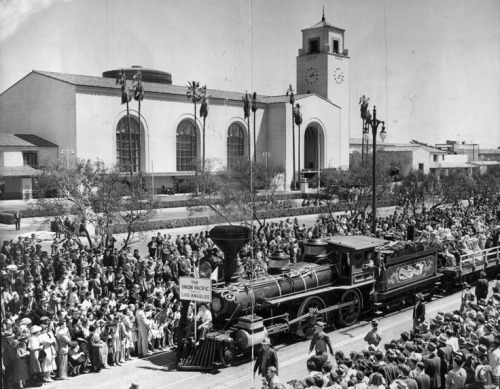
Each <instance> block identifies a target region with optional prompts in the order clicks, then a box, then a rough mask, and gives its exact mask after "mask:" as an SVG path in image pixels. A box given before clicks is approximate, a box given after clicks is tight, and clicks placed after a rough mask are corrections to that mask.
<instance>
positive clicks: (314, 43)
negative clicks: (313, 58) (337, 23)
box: [309, 38, 319, 54]
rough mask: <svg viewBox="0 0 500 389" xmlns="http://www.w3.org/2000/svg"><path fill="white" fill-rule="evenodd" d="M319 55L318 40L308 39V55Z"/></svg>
mask: <svg viewBox="0 0 500 389" xmlns="http://www.w3.org/2000/svg"><path fill="white" fill-rule="evenodd" d="M316 53H319V38H313V39H309V54H316Z"/></svg>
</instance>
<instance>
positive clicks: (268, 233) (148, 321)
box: [0, 203, 500, 389]
mask: <svg viewBox="0 0 500 389" xmlns="http://www.w3.org/2000/svg"><path fill="white" fill-rule="evenodd" d="M499 219H500V215H499V211H498V204H489V203H478V204H476V205H474V206H470V207H467V208H465V207H462V206H456V207H451V208H446V209H435V210H432V211H431V210H429V211H427V210H423V212H422V213H421V214H419V215H418V216H417V217H415V216H413V215H411V214H410V213H409V212H406V211H405V210H398V211H395V212H394V214H392V215H391V216H388V217H381V218H379V219H378V231H377V235H379V236H381V237H386V238H388V239H406V238H407V231H408V226H409V225H413V226H415V230H416V231H417V232H416V235H415V240H416V241H419V240H423V239H425V240H427V241H430V242H437V244H440V250H441V251H442V252H443V253H446V250H448V251H449V252H450V253H456V254H459V253H463V252H464V251H467V250H475V249H476V248H477V247H480V248H484V247H493V246H498V238H499V233H500V228H498V224H499V222H498V220H499ZM370 225H371V223H370V216H369V215H362V216H361V217H356V218H349V217H348V214H347V213H346V214H342V215H339V216H336V217H333V218H331V217H326V216H324V217H320V218H319V219H318V220H317V222H316V223H315V224H314V226H311V227H306V226H305V225H300V223H299V222H298V220H297V219H291V218H289V219H286V220H282V221H281V222H270V223H267V224H266V225H265V226H264V227H263V228H262V229H260V230H258V229H257V228H256V227H254V230H253V234H252V236H253V239H252V241H250V242H249V243H248V244H247V245H245V246H244V247H243V248H242V249H241V250H240V252H239V254H238V259H239V264H240V267H239V270H240V275H241V276H242V277H245V276H246V275H247V274H248V273H249V271H250V269H253V271H254V275H258V274H259V272H262V273H265V272H266V262H267V256H268V255H270V254H271V253H272V252H274V251H275V250H283V251H285V252H286V253H287V254H289V255H290V256H291V259H292V261H295V260H297V258H299V256H300V246H299V242H300V241H301V240H305V239H309V238H328V237H329V236H333V235H339V234H369V229H370ZM116 242H117V241H116V239H115V238H113V237H112V236H108V237H107V239H106V240H105V241H103V242H102V243H101V244H100V245H99V246H98V247H94V248H92V249H89V248H87V247H85V246H82V245H81V244H79V243H78V242H76V241H75V240H73V239H71V238H70V237H66V238H65V237H59V238H57V237H56V238H55V239H54V241H53V243H52V244H51V246H50V250H43V249H42V245H41V243H40V242H39V241H37V239H36V236H35V235H34V234H32V235H31V237H19V238H18V239H17V240H15V239H13V240H10V241H4V242H3V244H2V247H1V249H0V268H1V271H2V274H1V295H2V300H1V332H2V350H3V354H2V368H3V369H4V371H5V374H4V376H3V381H4V382H3V384H4V386H3V387H5V388H21V387H24V386H28V385H37V386H38V385H41V384H43V383H45V382H50V381H51V380H53V379H54V378H58V379H67V378H68V376H75V375H78V374H83V373H89V372H99V371H101V369H106V368H109V367H110V366H120V365H121V364H122V363H124V362H126V361H127V360H130V359H132V358H135V357H141V356H146V355H148V354H149V353H150V352H153V351H156V350H161V349H174V348H175V347H176V337H175V336H174V335H175V333H176V330H177V326H178V324H179V320H180V310H181V302H180V300H179V290H178V280H179V277H182V276H193V277H199V276H200V275H204V274H203V269H201V268H200V263H201V262H202V261H203V260H204V259H205V260H208V262H209V263H213V262H214V260H216V259H220V257H222V253H221V252H220V251H218V250H217V248H216V247H215V246H214V244H213V242H212V241H211V240H210V237H209V233H208V231H200V232H199V233H195V234H186V235H182V236H181V235H177V236H176V237H173V236H172V235H170V234H162V233H160V232H158V233H157V234H156V235H154V236H152V237H151V240H150V241H149V242H148V243H147V252H148V254H147V255H143V256H141V255H140V253H139V250H130V249H129V248H118V247H115V245H116ZM472 243H474V244H476V243H477V246H475V245H473V244H472ZM445 249H446V250H445ZM452 255H453V254H452ZM210 261H211V262H210ZM250 265H251V266H250ZM205 275H207V274H205ZM491 301H493V302H495V300H494V299H493V300H491ZM476 308H477V306H476ZM193 311H194V309H191V310H190V313H189V315H191V316H192V315H193ZM475 311H476V314H478V309H475ZM377 355H378V354H377ZM339 361H340V359H339ZM346 361H347V360H346ZM353 364H354V361H353ZM341 365H343V364H342V363H340V364H339V366H341ZM326 366H328V365H326ZM356 389H362V388H356ZM412 389H413V388H412ZM424 389H426V388H424ZM432 389H434V388H432ZM453 389H455V388H453Z"/></svg>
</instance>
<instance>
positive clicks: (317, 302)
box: [295, 297, 326, 339]
mask: <svg viewBox="0 0 500 389" xmlns="http://www.w3.org/2000/svg"><path fill="white" fill-rule="evenodd" d="M325 307H326V304H325V302H324V301H323V300H322V299H321V298H319V297H308V298H307V299H305V300H304V301H303V302H302V304H300V307H299V309H298V311H297V317H300V316H303V315H306V314H308V316H307V317H306V318H304V319H302V320H300V321H299V322H298V323H297V327H296V331H295V334H296V335H297V336H298V337H299V338H302V339H311V338H312V336H313V334H314V325H315V324H316V322H318V321H325V320H326V314H325V313H321V314H318V313H317V312H318V311H319V310H321V309H324V308H325Z"/></svg>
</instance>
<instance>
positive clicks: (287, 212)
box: [113, 200, 396, 234]
mask: <svg viewBox="0 0 500 389" xmlns="http://www.w3.org/2000/svg"><path fill="white" fill-rule="evenodd" d="M377 205H378V206H379V207H390V206H393V205H396V203H395V202H394V201H393V200H384V201H379V202H378V203H377ZM339 211H340V212H342V211H348V208H347V207H339V209H336V210H335V212H339ZM326 213H328V207H327V206H317V207H296V208H287V209H273V210H270V211H267V212H266V215H265V216H266V219H274V218H284V217H296V216H305V215H316V214H326ZM232 221H233V222H238V221H239V220H236V219H235V220H232ZM219 223H226V219H224V218H222V217H220V216H201V217H191V218H183V219H169V220H150V221H145V222H140V223H137V224H136V225H135V231H136V232H140V231H155V230H166V229H170V228H182V227H192V226H206V225H209V224H219ZM126 232H127V225H126V224H116V225H115V226H113V233H114V234H120V233H126Z"/></svg>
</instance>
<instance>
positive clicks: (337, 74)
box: [333, 68, 344, 84]
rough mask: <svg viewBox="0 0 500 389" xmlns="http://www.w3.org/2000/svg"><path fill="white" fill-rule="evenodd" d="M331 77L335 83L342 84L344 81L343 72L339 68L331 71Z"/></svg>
mask: <svg viewBox="0 0 500 389" xmlns="http://www.w3.org/2000/svg"><path fill="white" fill-rule="evenodd" d="M333 79H334V80H335V82H336V83H337V84H342V83H343V82H344V72H343V71H342V69H341V68H336V69H335V71H334V72H333Z"/></svg>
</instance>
